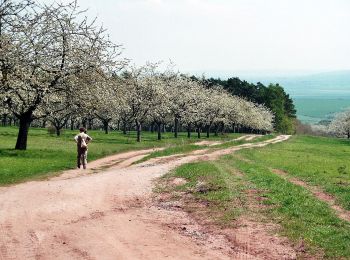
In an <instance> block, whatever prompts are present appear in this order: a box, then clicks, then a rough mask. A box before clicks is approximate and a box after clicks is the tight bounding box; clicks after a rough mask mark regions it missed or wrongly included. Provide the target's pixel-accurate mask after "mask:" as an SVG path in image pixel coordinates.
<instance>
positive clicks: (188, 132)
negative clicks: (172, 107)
mask: <svg viewBox="0 0 350 260" xmlns="http://www.w3.org/2000/svg"><path fill="white" fill-rule="evenodd" d="M187 138H191V126H190V125H189V126H187Z"/></svg>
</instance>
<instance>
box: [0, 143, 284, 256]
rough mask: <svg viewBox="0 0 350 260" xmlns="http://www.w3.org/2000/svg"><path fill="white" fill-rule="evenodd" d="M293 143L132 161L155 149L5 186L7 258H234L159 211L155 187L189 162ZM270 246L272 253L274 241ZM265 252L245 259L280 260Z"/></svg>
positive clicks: (178, 216)
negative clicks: (172, 171)
mask: <svg viewBox="0 0 350 260" xmlns="http://www.w3.org/2000/svg"><path fill="white" fill-rule="evenodd" d="M288 138H289V136H278V137H276V138H274V139H271V140H268V141H264V142H260V143H254V144H243V145H240V146H236V147H232V148H229V149H224V150H215V151H213V152H210V153H209V151H208V150H201V151H200V152H194V153H192V154H189V155H186V156H168V157H163V158H155V159H152V160H150V161H147V162H144V163H142V164H138V165H131V163H132V162H134V161H137V160H139V159H140V158H142V157H143V156H146V155H147V154H149V153H150V152H151V151H152V150H142V151H136V152H128V153H124V154H119V155H116V156H112V157H107V158H105V159H102V160H98V161H96V162H93V163H91V164H90V165H89V166H90V167H91V168H92V169H91V170H90V171H86V172H84V171H82V170H72V171H67V172H65V173H64V174H62V175H61V176H59V177H55V178H52V179H50V180H47V181H36V182H27V183H23V184H19V185H16V186H12V187H3V188H0V259H165V258H168V259H232V258H233V255H232V254H231V255H230V253H229V249H230V248H231V249H232V243H231V242H230V241H229V240H228V239H226V238H225V237H222V236H220V235H219V234H214V233H213V234H211V233H208V234H205V236H203V237H201V235H200V234H202V233H203V232H202V233H201V232H200V226H199V225H198V224H196V223H195V222H193V220H192V219H191V218H190V217H189V216H188V215H187V214H186V213H184V212H182V211H181V210H179V211H177V212H174V211H169V210H167V209H164V208H159V207H156V206H154V205H153V204H152V201H151V195H152V187H153V185H152V181H153V180H154V179H155V178H157V177H160V176H162V175H163V174H165V173H167V172H168V171H169V170H171V169H173V168H174V167H176V166H178V165H181V164H183V163H187V162H190V161H194V160H208V159H215V158H217V157H218V156H220V155H223V154H229V153H231V152H234V151H236V150H239V149H243V148H253V147H261V146H265V145H267V144H270V143H276V142H282V141H284V140H287V139H288ZM106 167H109V168H106ZM98 168H99V173H98V174H92V173H94V172H96V171H97V169H98ZM104 168H105V169H104ZM101 169H104V170H101ZM88 172H89V173H91V174H86V173H88ZM174 223H175V224H179V225H180V226H181V225H183V224H184V223H187V224H191V225H192V227H193V229H192V230H190V231H189V232H192V233H191V234H194V235H191V236H188V234H187V235H186V234H184V231H183V229H181V230H182V231H181V230H177V229H174ZM242 228H244V227H242ZM196 232H197V233H196ZM185 233H186V232H185ZM196 234H197V237H199V239H194V237H196ZM257 239H258V238H257ZM271 241H273V239H272V240H271ZM256 242H257V241H256ZM268 246H269V247H271V249H270V251H271V252H272V251H273V242H272V243H270V244H269V245H268ZM286 247H287V245H286ZM225 249H228V250H225ZM289 249H290V248H288V250H289ZM250 252H254V253H250ZM259 252H261V250H254V248H248V249H247V250H245V251H244V252H243V253H244V254H243V255H242V259H273V258H271V257H270V256H267V257H268V258H266V254H262V255H259ZM239 258H240V257H238V256H235V257H234V259H239ZM275 259H278V258H275ZM285 259H290V257H286V258H285Z"/></svg>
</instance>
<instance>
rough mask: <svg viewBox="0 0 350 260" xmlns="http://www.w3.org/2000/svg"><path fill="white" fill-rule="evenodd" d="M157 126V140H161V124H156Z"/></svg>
mask: <svg viewBox="0 0 350 260" xmlns="http://www.w3.org/2000/svg"><path fill="white" fill-rule="evenodd" d="M157 126H158V129H157V130H158V140H162V131H161V127H162V124H157Z"/></svg>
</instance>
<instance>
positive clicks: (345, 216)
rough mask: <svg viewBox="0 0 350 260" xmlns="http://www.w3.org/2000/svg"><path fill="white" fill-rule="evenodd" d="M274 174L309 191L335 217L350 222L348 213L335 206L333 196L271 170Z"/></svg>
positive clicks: (280, 172) (281, 172)
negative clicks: (332, 211)
mask: <svg viewBox="0 0 350 260" xmlns="http://www.w3.org/2000/svg"><path fill="white" fill-rule="evenodd" d="M272 171H273V172H274V173H276V174H278V175H280V176H282V177H284V178H285V179H287V180H288V181H290V182H291V183H293V184H295V185H298V186H301V187H303V188H305V189H307V190H308V191H310V192H311V193H312V194H313V195H314V196H315V197H316V198H317V199H319V200H321V201H323V202H326V203H327V204H328V205H329V206H330V207H331V208H332V209H333V210H334V211H335V213H336V214H337V216H338V217H339V218H341V219H343V220H346V221H349V222H350V211H349V210H346V209H343V208H342V207H341V206H339V205H337V204H336V199H335V198H334V196H332V195H330V194H329V193H326V192H324V191H323V190H321V189H320V188H319V187H316V186H312V185H309V184H307V183H306V182H304V181H302V180H300V179H297V178H294V177H291V176H288V173H287V172H285V171H282V170H279V169H273V170H272Z"/></svg>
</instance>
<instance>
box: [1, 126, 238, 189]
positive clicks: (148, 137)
mask: <svg viewBox="0 0 350 260" xmlns="http://www.w3.org/2000/svg"><path fill="white" fill-rule="evenodd" d="M17 131H18V129H17V128H16V127H0V185H7V184H13V183H18V182H21V181H25V180H31V179H34V178H41V177H45V176H47V175H52V174H54V173H55V172H58V171H61V170H64V169H70V168H74V167H75V164H76V145H75V143H74V141H73V137H74V135H75V134H77V131H70V130H65V131H64V132H63V134H62V135H61V136H60V137H56V136H51V135H49V134H48V131H47V129H38V128H31V129H30V131H29V138H28V147H27V150H26V151H17V150H14V149H13V148H14V146H15V143H16V137H17ZM89 134H90V135H91V137H92V138H93V142H92V143H91V144H90V145H89V153H88V160H89V161H92V160H95V159H98V158H101V157H103V156H106V155H109V154H114V153H120V152H125V151H130V150H139V149H145V148H154V147H164V146H165V147H171V146H176V145H182V146H183V145H186V144H190V143H193V142H197V141H198V139H197V138H194V136H193V138H191V139H188V138H187V136H186V135H187V133H179V138H177V139H176V138H173V134H172V133H164V134H163V137H164V138H163V140H161V141H158V140H156V133H154V134H152V133H149V132H143V133H142V142H141V143H137V142H136V141H135V140H136V133H135V132H130V133H129V134H127V135H123V134H122V133H120V132H111V133H110V134H108V135H106V134H104V133H103V132H102V131H89ZM217 138H219V139H221V138H222V139H226V138H231V137H230V135H227V136H226V135H224V136H220V137H217ZM217 138H213V140H214V139H217ZM175 149H176V148H175Z"/></svg>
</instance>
